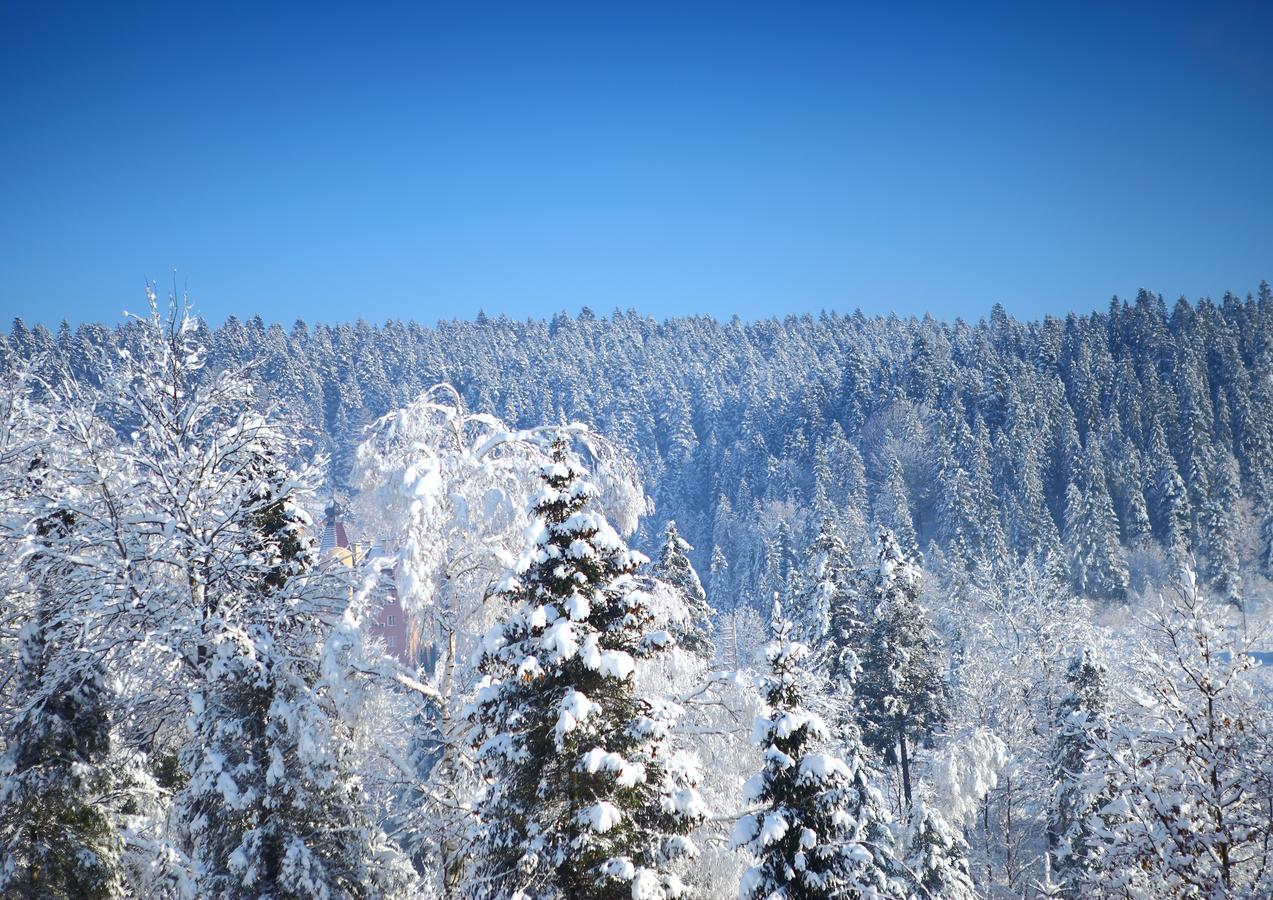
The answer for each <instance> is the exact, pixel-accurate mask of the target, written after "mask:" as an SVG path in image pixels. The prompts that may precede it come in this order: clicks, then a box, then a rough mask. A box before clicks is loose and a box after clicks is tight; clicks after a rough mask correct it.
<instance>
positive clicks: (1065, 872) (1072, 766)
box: [1048, 647, 1110, 898]
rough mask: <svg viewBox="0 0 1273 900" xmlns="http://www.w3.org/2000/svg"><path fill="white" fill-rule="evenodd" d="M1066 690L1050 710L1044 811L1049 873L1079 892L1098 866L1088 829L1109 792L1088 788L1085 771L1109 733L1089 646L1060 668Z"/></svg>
mask: <svg viewBox="0 0 1273 900" xmlns="http://www.w3.org/2000/svg"><path fill="white" fill-rule="evenodd" d="M1066 681H1067V682H1068V684H1069V686H1070V692H1069V694H1067V695H1066V696H1065V697H1064V698H1062V700H1061V702H1060V704H1059V705H1058V706H1057V711H1056V728H1055V732H1054V735H1055V736H1054V737H1053V743H1052V749H1051V767H1052V785H1053V791H1054V795H1053V799H1052V805H1051V809H1050V811H1049V816H1048V852H1049V853H1050V854H1051V857H1052V862H1051V867H1050V869H1051V872H1052V875H1053V877H1054V878H1055V880H1056V884H1057V887H1058V890H1059V893H1060V895H1061V896H1065V897H1074V898H1078V897H1084V896H1088V892H1089V891H1090V890H1091V883H1090V880H1091V877H1092V873H1093V872H1094V871H1095V869H1096V868H1097V867H1098V866H1099V862H1098V860H1097V859H1096V857H1095V854H1094V839H1093V836H1092V828H1093V825H1094V824H1095V823H1096V821H1097V819H1096V816H1097V813H1098V812H1099V810H1100V809H1101V807H1103V806H1104V805H1105V804H1106V803H1107V802H1109V800H1110V797H1109V796H1108V795H1107V794H1106V793H1105V792H1104V791H1100V790H1098V791H1096V792H1095V793H1094V792H1093V788H1094V787H1098V786H1099V785H1100V781H1099V779H1094V778H1093V777H1092V772H1090V771H1089V769H1090V768H1092V767H1093V760H1092V756H1093V753H1094V752H1095V748H1096V746H1097V745H1098V743H1100V742H1103V741H1105V740H1106V739H1107V738H1108V736H1109V722H1108V709H1107V708H1108V704H1109V698H1108V696H1107V695H1108V689H1107V687H1106V668H1105V666H1104V665H1103V664H1102V663H1101V662H1100V661H1099V660H1098V659H1097V658H1096V655H1095V654H1094V653H1093V651H1092V649H1091V648H1090V647H1084V648H1083V649H1082V650H1080V651H1079V652H1078V654H1077V655H1076V656H1075V657H1074V659H1073V660H1071V662H1070V665H1069V669H1068V670H1067V672H1066Z"/></svg>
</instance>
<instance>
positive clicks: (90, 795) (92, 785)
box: [0, 457, 124, 900]
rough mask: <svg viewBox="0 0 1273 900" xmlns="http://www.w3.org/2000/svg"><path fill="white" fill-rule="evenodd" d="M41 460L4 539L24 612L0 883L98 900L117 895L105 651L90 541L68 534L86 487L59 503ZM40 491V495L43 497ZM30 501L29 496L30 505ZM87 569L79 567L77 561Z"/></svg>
mask: <svg viewBox="0 0 1273 900" xmlns="http://www.w3.org/2000/svg"><path fill="white" fill-rule="evenodd" d="M48 468H49V466H48V464H47V462H46V461H45V460H44V459H43V458H40V457H37V458H36V459H35V460H34V462H33V463H32V464H31V466H30V475H29V479H30V481H31V486H30V488H31V489H30V493H29V498H30V499H31V500H34V501H35V502H34V503H30V504H23V505H24V506H27V508H28V510H29V511H30V512H32V513H33V515H32V517H31V518H30V519H28V520H27V521H28V522H29V534H30V541H29V543H28V545H27V546H28V549H27V550H26V551H25V552H24V551H23V550H22V549H21V547H20V546H19V545H15V544H10V543H8V542H5V543H6V546H4V552H5V554H6V557H7V559H6V561H7V562H8V563H10V564H11V565H12V566H13V568H14V570H13V571H11V572H10V573H9V575H10V579H9V595H8V597H7V598H6V599H7V603H9V604H11V605H12V607H13V608H12V609H11V610H9V612H17V613H18V616H19V621H20V622H21V623H22V624H21V630H20V634H19V640H18V644H19V648H18V649H19V657H18V660H17V671H16V684H15V688H14V693H15V699H16V700H17V701H18V703H19V704H20V705H19V711H18V714H17V715H16V716H15V717H14V718H13V720H12V721H11V722H10V723H9V728H8V729H7V731H8V733H7V734H5V735H4V744H5V745H6V747H7V750H6V751H5V753H4V756H3V757H0V895H2V896H5V897H40V898H44V897H48V898H60V897H67V898H70V897H76V898H80V897H82V898H85V900H105V898H111V897H117V896H122V895H123V890H124V884H123V870H122V867H121V863H120V856H121V853H122V850H123V842H122V840H121V838H120V835H119V832H118V828H119V822H118V821H117V818H116V816H115V815H114V812H115V811H114V810H113V809H112V806H111V797H112V795H113V794H114V792H115V790H116V789H117V788H118V786H119V785H118V782H119V778H118V773H117V772H116V771H114V768H115V767H114V765H113V759H112V747H111V722H110V709H111V705H112V701H113V699H114V698H113V694H112V691H111V690H110V688H109V687H108V686H107V673H106V666H105V663H104V661H103V659H102V657H101V655H100V653H99V651H98V650H97V649H96V648H95V647H93V646H90V645H86V640H87V639H90V638H91V635H92V633H93V627H92V621H93V619H94V618H95V610H94V607H95V604H94V603H93V600H94V598H95V597H101V596H104V595H105V591H99V589H98V588H97V587H96V586H95V585H94V584H93V583H92V577H91V569H92V563H91V561H90V560H91V554H92V552H93V551H92V548H91V547H89V546H86V545H83V544H81V543H80V542H79V541H78V540H76V531H77V521H78V519H79V514H78V513H77V512H75V511H73V507H74V508H77V509H79V510H85V509H87V507H86V506H85V505H84V498H82V497H80V498H75V499H74V500H72V499H71V498H70V497H68V498H67V499H68V501H69V502H68V504H67V505H63V504H62V503H60V502H59V501H58V500H57V499H56V498H57V496H58V494H59V492H58V491H57V490H50V485H49V484H48V477H47V474H48V473H47V470H48ZM39 498H46V500H41V499H39ZM31 507H34V509H32V508H31ZM86 566H87V572H88V573H89V576H90V577H89V579H88V580H87V581H86V580H85V579H84V578H83V577H77V576H82V575H83V574H85V567H86Z"/></svg>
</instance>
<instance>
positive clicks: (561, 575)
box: [468, 440, 705, 898]
mask: <svg viewBox="0 0 1273 900" xmlns="http://www.w3.org/2000/svg"><path fill="white" fill-rule="evenodd" d="M542 479H543V487H542V489H541V491H540V493H539V494H538V496H537V497H536V499H535V504H534V513H535V515H536V519H537V525H536V530H535V533H534V537H533V543H532V545H531V547H530V548H529V549H528V550H527V552H526V554H525V555H524V556H523V558H522V561H521V562H520V563H519V565H518V568H517V570H516V572H515V573H514V574H513V575H510V577H509V578H508V580H507V581H506V583H505V585H504V588H505V590H504V594H505V596H506V597H507V598H508V600H509V601H510V603H511V604H512V611H511V612H510V614H509V615H508V616H507V617H506V618H505V619H504V620H503V621H502V622H501V623H500V624H499V625H498V626H497V627H496V628H495V629H493V630H492V632H491V633H490V634H489V635H488V637H487V640H486V648H485V655H484V658H483V661H482V667H483V669H484V671H485V672H486V674H487V681H486V683H485V685H484V686H483V687H482V688H481V689H480V692H479V697H478V706H477V709H476V711H475V723H476V726H477V729H476V737H477V739H478V741H479V744H480V749H479V756H480V758H481V760H482V761H483V763H484V765H485V766H486V768H487V772H488V773H489V776H490V785H489V789H488V793H487V796H486V797H485V798H484V799H483V801H482V803H481V807H480V815H481V824H480V834H479V835H478V846H479V847H480V848H481V853H480V854H478V855H477V856H476V858H475V859H474V860H473V866H472V872H471V873H470V875H471V878H470V882H469V886H468V892H469V895H471V896H479V897H508V896H520V897H527V898H549V897H553V898H555V897H584V896H586V897H597V898H611V897H613V898H619V897H623V898H627V897H632V896H641V897H650V898H658V897H675V896H678V895H679V894H680V893H681V892H682V891H683V888H684V885H683V883H682V881H681V879H680V877H679V876H678V875H677V874H676V872H675V871H674V868H673V866H674V863H675V861H676V860H677V859H679V858H681V857H684V856H687V855H693V854H694V853H695V852H697V851H696V848H695V847H694V845H693V843H692V842H691V841H690V840H689V839H688V837H686V835H687V833H688V832H689V830H690V829H691V828H692V827H693V826H695V825H696V824H698V822H699V821H701V819H702V817H703V816H704V814H705V809H704V806H703V802H702V800H701V798H700V797H699V795H698V792H697V791H696V790H695V788H694V787H693V784H692V767H691V765H690V763H689V761H688V760H687V759H685V758H683V757H682V756H680V755H679V754H677V753H674V752H673V751H672V748H671V747H670V746H669V744H668V740H669V731H670V728H671V726H672V724H673V722H674V719H675V715H676V712H677V710H676V709H675V707H674V706H672V705H671V704H668V703H666V702H663V701H661V700H659V699H658V698H649V697H643V696H641V695H640V694H639V693H638V691H637V688H636V683H635V681H634V671H635V667H636V663H637V660H638V659H639V658H640V657H643V656H646V655H648V654H652V653H656V652H658V651H659V649H660V648H661V647H663V646H666V645H667V643H668V640H669V638H668V635H667V632H666V630H665V627H664V626H665V623H662V622H659V621H656V619H655V616H654V613H653V611H652V610H651V608H650V606H649V605H648V600H649V595H648V594H647V593H646V592H645V591H644V590H642V584H641V582H640V581H639V580H638V579H637V577H636V572H637V568H638V566H639V565H640V564H641V563H642V562H644V558H643V557H642V556H641V555H640V554H638V553H635V552H633V551H630V550H628V549H627V547H626V546H624V543H623V541H622V539H621V538H620V537H619V535H618V534H617V533H616V532H615V531H614V529H613V528H612V527H611V526H610V525H609V523H608V522H607V521H606V519H605V517H604V516H603V515H601V514H600V513H598V512H597V511H596V509H595V498H596V488H595V487H594V486H593V485H592V484H591V483H590V482H589V481H588V480H587V479H586V474H585V472H584V470H583V469H582V468H581V467H580V465H579V462H578V460H577V459H576V457H575V455H574V454H573V453H572V452H571V451H570V450H569V449H568V448H567V446H566V444H565V442H564V441H562V440H558V441H557V442H556V443H555V444H554V446H553V449H552V461H551V462H550V463H549V464H547V465H546V466H545V467H544V468H543V471H542Z"/></svg>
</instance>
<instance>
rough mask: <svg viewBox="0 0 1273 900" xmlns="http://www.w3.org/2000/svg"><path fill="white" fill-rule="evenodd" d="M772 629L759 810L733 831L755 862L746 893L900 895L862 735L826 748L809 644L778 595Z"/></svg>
mask: <svg viewBox="0 0 1273 900" xmlns="http://www.w3.org/2000/svg"><path fill="white" fill-rule="evenodd" d="M771 629H772V634H773V639H772V640H771V641H770V643H769V644H768V645H766V647H765V657H766V659H767V660H768V664H769V670H768V672H767V674H766V677H765V701H766V704H767V706H768V709H767V712H766V714H765V716H763V717H761V718H759V719H758V720H757V722H756V728H755V739H756V744H757V746H759V747H760V748H761V749H762V751H763V752H764V757H765V766H764V768H763V769H762V770H761V771H760V772H759V773H758V774H757V775H756V776H754V777H753V778H751V779H750V780H749V781H748V782H747V785H746V787H745V789H744V792H745V793H744V798H743V799H744V801H745V802H748V803H752V804H759V805H760V807H761V811H759V812H753V813H749V814H747V815H745V816H743V817H742V818H741V819H740V820H739V821H738V825H737V827H736V828H735V830H734V846H736V847H740V848H743V849H745V850H746V851H748V853H749V854H750V855H751V857H752V859H753V860H754V865H753V866H752V867H751V868H750V869H748V870H747V873H746V874H745V875H744V876H743V881H742V886H741V889H740V891H739V894H740V896H741V897H743V898H771V897H783V898H790V900H822V898H831V897H847V898H874V897H893V896H901V895H902V893H901V888H900V886H899V885H898V884H897V883H896V882H895V881H894V879H893V872H894V870H895V868H896V863H895V862H894V859H893V855H892V853H893V851H892V841H891V838H890V831H889V828H888V819H887V815H886V813H885V811H884V806H883V802H882V799H881V798H880V796H879V795H878V793H877V792H876V790H875V788H874V787H873V785H872V784H871V781H870V773H869V770H868V769H867V767H866V763H865V752H864V749H863V747H862V744H861V742H860V740H859V739H858V737H857V733H856V731H855V730H854V731H849V732H847V733H846V734H845V735H844V741H843V751H844V752H843V754H842V755H841V756H836V755H832V754H830V753H828V752H826V750H825V747H826V745H827V743H828V741H829V738H830V734H829V730H828V729H827V726H826V723H825V722H824V721H823V720H822V718H821V717H820V716H818V715H817V714H816V713H814V712H812V711H810V710H809V709H808V707H807V705H806V702H807V699H808V698H809V697H811V696H816V694H817V690H818V686H817V684H816V677H815V675H814V674H813V670H812V669H811V667H810V666H809V659H808V657H809V651H808V648H807V647H805V646H804V645H803V644H801V643H799V642H798V641H795V640H794V639H793V633H792V624H791V622H790V621H789V620H787V619H785V618H784V617H783V614H782V606H781V604H780V603H778V602H776V601H775V603H774V611H773V618H772V621H771ZM850 695H851V694H850Z"/></svg>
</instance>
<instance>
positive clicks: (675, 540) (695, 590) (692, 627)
mask: <svg viewBox="0 0 1273 900" xmlns="http://www.w3.org/2000/svg"><path fill="white" fill-rule="evenodd" d="M693 549H694V548H693V547H692V546H691V545H690V543H689V541H687V540H685V538H683V537H681V534H680V532H679V531H677V529H676V521H675V520H672V519H669V520H668V523H667V528H665V529H664V531H663V548H662V550H661V551H660V552H659V558H658V562H656V563H655V565H654V577H655V578H658V579H659V580H660V581H663V582H665V583H666V584H669V585H671V586H672V587H673V588H675V589H676V591H677V593H679V594H680V595H681V597H682V598H683V599H684V601H685V607H686V612H687V613H688V614H689V616H688V621H686V622H684V623H680V624H674V626H673V628H672V633H673V635H674V636H675V637H676V642H677V644H678V645H680V646H681V647H684V648H685V649H686V650H689V651H690V652H692V653H697V654H698V655H699V656H701V657H703V658H704V659H707V660H711V659H712V657H714V656H715V655H716V646H715V645H714V644H713V643H712V619H713V617H714V616H715V615H716V610H714V609H712V607H711V606H710V605H709V604H708V602H707V592H706V591H704V590H703V583H702V582H701V581H699V578H698V573H697V572H695V571H694V566H693V564H691V563H690V558H689V555H688V554H689V551H691V550H693Z"/></svg>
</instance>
